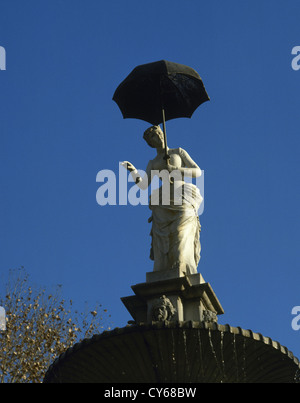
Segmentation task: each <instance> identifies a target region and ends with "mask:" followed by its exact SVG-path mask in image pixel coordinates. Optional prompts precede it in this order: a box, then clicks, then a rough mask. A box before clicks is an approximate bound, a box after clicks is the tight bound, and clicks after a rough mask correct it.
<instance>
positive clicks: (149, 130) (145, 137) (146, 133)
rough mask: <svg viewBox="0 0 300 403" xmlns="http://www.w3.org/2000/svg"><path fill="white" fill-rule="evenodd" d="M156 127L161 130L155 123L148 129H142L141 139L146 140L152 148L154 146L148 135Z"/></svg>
mask: <svg viewBox="0 0 300 403" xmlns="http://www.w3.org/2000/svg"><path fill="white" fill-rule="evenodd" d="M157 128H158V129H160V130H161V128H160V126H159V125H155V126H151V127H148V129H147V130H145V131H144V135H143V139H144V140H145V141H146V142H147V144H148V145H149V146H150V147H152V148H155V147H153V145H152V144H151V142H149V136H150V134H151V132H152V131H153V130H154V129H157Z"/></svg>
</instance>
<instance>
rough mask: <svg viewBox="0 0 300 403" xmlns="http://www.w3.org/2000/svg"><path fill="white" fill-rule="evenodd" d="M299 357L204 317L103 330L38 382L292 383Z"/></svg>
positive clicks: (299, 366)
mask: <svg viewBox="0 0 300 403" xmlns="http://www.w3.org/2000/svg"><path fill="white" fill-rule="evenodd" d="M299 373H300V363H299V360H298V359H297V358H296V357H294V355H293V354H292V353H291V352H290V351H289V350H288V349H287V348H286V347H283V346H282V345H280V344H279V343H278V342H276V341H273V340H272V339H270V338H269V337H264V336H262V335H261V334H259V333H254V332H252V331H251V330H243V329H241V328H240V327H232V326H229V325H219V324H217V323H207V322H191V321H189V322H167V321H166V322H152V324H138V325H130V326H126V327H124V328H116V329H114V330H112V331H104V332H103V333H101V334H99V335H95V336H93V337H92V338H89V339H85V340H83V341H82V342H80V343H77V344H75V345H74V346H73V347H71V348H69V349H68V350H67V351H66V352H65V353H63V354H62V355H61V356H60V357H58V358H57V359H56V360H55V361H54V362H53V364H52V365H51V366H50V367H49V369H48V371H47V373H46V375H45V379H44V383H221V382H223V383H237V382H238V383H294V382H297V381H298V380H299Z"/></svg>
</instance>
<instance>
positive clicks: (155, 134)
mask: <svg viewBox="0 0 300 403" xmlns="http://www.w3.org/2000/svg"><path fill="white" fill-rule="evenodd" d="M143 138H144V139H145V140H146V142H147V143H148V145H149V146H150V147H152V148H157V147H158V146H161V147H163V146H164V134H163V132H162V130H161V128H160V126H151V127H149V128H148V129H147V130H145V132H144V136H143Z"/></svg>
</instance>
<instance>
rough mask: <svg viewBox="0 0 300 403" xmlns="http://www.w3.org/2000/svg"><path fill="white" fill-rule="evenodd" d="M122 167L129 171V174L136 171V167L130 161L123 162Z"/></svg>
mask: <svg viewBox="0 0 300 403" xmlns="http://www.w3.org/2000/svg"><path fill="white" fill-rule="evenodd" d="M121 165H122V166H123V167H124V168H126V169H128V171H129V172H132V171H135V166H134V165H132V163H131V162H129V161H123V162H121Z"/></svg>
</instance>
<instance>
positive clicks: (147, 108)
mask: <svg viewBox="0 0 300 403" xmlns="http://www.w3.org/2000/svg"><path fill="white" fill-rule="evenodd" d="M113 100H114V101H115V102H116V103H117V104H118V106H119V108H120V110H121V112H122V115H123V117H124V118H136V119H142V120H145V121H146V122H149V123H151V124H152V125H158V124H160V123H163V132H164V139H165V157H166V158H168V156H167V139H166V127H165V122H166V121H167V120H170V119H175V118H180V117H187V118H190V117H191V116H192V114H193V113H194V111H195V110H196V109H197V108H198V106H199V105H201V104H202V103H203V102H205V101H208V100H209V96H208V95H207V92H206V90H205V88H204V85H203V82H202V80H201V78H200V76H199V74H198V73H197V72H196V71H195V70H194V69H192V68H191V67H188V66H185V65H183V64H178V63H173V62H168V61H166V60H161V61H158V62H153V63H147V64H142V65H140V66H137V67H135V68H134V69H133V70H132V72H131V73H130V74H129V75H128V76H127V77H126V78H125V80H124V81H122V82H121V84H120V85H119V86H118V88H117V89H116V91H115V93H114V96H113Z"/></svg>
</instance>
